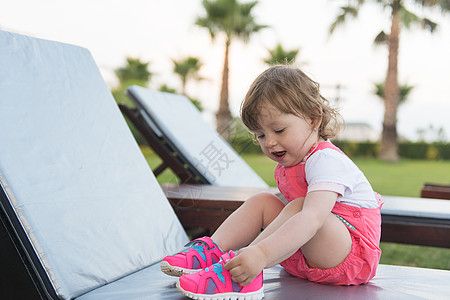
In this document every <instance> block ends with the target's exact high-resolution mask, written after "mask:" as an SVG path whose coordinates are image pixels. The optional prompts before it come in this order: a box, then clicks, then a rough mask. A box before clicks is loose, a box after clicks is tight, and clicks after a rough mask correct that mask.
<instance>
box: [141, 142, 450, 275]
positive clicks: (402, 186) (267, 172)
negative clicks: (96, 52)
mask: <svg viewBox="0 0 450 300" xmlns="http://www.w3.org/2000/svg"><path fill="white" fill-rule="evenodd" d="M142 151H143V153H144V155H145V157H146V159H147V161H148V163H149V165H150V167H151V168H152V169H154V168H155V167H157V166H158V165H159V164H160V163H161V160H160V159H159V158H158V157H157V156H156V155H152V153H151V150H150V149H149V148H142ZM242 158H243V159H244V160H245V161H246V162H247V163H248V164H249V165H250V166H251V167H252V168H253V169H254V170H255V172H256V173H258V174H259V176H260V177H261V178H262V179H263V180H265V181H266V182H267V184H268V185H270V186H276V183H275V178H274V176H273V171H274V169H275V166H276V163H275V162H273V161H271V160H270V159H268V158H267V157H265V156H264V155H258V154H249V155H242ZM354 162H355V164H356V165H358V167H359V168H360V169H361V170H362V171H363V172H364V174H365V175H366V177H367V179H368V180H369V181H370V182H371V184H372V186H373V188H374V190H375V191H377V192H378V193H380V194H382V195H391V196H406V197H420V190H421V188H422V186H423V185H424V183H426V182H432V183H444V184H449V183H450V172H449V171H448V170H450V161H428V160H427V161H422V160H402V161H401V162H399V163H397V164H389V163H385V162H380V161H378V160H376V159H355V160H354ZM158 181H159V182H178V181H177V178H176V176H175V175H174V174H173V173H172V172H171V171H170V170H166V171H164V172H163V173H162V174H161V175H160V176H158ZM449 201H450V200H449ZM442 238H449V237H442ZM380 247H381V249H382V250H383V254H382V256H381V263H382V264H391V265H402V266H413V267H423V268H433V269H445V270H450V249H445V248H436V247H425V246H413V245H404V244H395V243H381V246H380Z"/></svg>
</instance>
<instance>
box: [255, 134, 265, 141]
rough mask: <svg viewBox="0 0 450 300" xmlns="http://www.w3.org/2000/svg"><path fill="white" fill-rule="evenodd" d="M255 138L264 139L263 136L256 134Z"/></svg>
mask: <svg viewBox="0 0 450 300" xmlns="http://www.w3.org/2000/svg"><path fill="white" fill-rule="evenodd" d="M256 138H257V139H258V140H260V139H263V138H264V134H257V135H256Z"/></svg>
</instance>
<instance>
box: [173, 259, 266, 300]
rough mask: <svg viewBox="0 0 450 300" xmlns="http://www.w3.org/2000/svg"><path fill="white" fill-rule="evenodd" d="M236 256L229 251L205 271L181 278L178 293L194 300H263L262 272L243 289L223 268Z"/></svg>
mask: <svg viewBox="0 0 450 300" xmlns="http://www.w3.org/2000/svg"><path fill="white" fill-rule="evenodd" d="M234 256H235V254H234V252H233V251H229V252H228V253H225V254H224V255H222V257H221V259H220V261H219V262H218V263H216V264H214V265H212V266H210V267H208V268H206V269H204V270H203V271H201V272H198V273H195V274H186V275H183V276H181V277H180V279H178V282H177V289H178V291H180V292H181V293H182V294H183V295H185V296H187V297H189V298H192V299H204V300H212V299H217V300H220V299H223V300H225V299H239V300H250V299H255V300H259V299H262V298H263V297H264V292H263V273H262V272H261V274H259V275H258V277H256V278H255V279H254V280H253V281H252V283H250V284H249V285H246V286H244V287H242V286H241V285H240V284H238V283H236V282H234V281H232V280H231V275H230V272H228V271H227V270H225V269H224V268H223V265H224V264H225V262H226V261H227V260H229V259H231V258H233V257H234Z"/></svg>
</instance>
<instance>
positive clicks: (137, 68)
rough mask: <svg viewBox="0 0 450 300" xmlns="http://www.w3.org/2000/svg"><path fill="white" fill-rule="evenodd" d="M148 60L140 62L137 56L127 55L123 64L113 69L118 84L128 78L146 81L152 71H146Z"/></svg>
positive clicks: (121, 83) (122, 83)
mask: <svg viewBox="0 0 450 300" xmlns="http://www.w3.org/2000/svg"><path fill="white" fill-rule="evenodd" d="M148 65H149V63H148V62H142V61H141V60H140V59H139V58H132V57H127V63H126V65H125V66H123V67H120V68H117V69H116V70H115V73H116V76H117V78H118V79H119V82H120V85H125V83H126V82H127V81H129V80H139V81H142V82H145V83H147V82H148V81H150V79H151V77H152V75H153V73H151V72H149V71H148Z"/></svg>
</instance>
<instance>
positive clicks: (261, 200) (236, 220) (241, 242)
mask: <svg viewBox="0 0 450 300" xmlns="http://www.w3.org/2000/svg"><path fill="white" fill-rule="evenodd" d="M284 206H285V205H284V204H283V202H282V201H281V200H280V199H278V197H276V196H275V195H273V194H271V193H260V194H256V195H254V196H252V197H250V198H249V199H247V200H246V201H245V202H244V204H242V205H241V206H240V207H239V208H238V209H237V210H236V211H234V212H233V213H232V214H231V215H230V216H229V217H228V218H227V219H226V220H225V221H224V222H223V223H222V225H220V227H219V228H218V229H217V230H216V232H215V233H214V234H213V235H212V237H211V238H212V239H213V241H214V242H215V243H217V245H219V247H220V248H221V249H222V250H224V251H227V250H237V249H240V248H242V247H245V246H247V245H248V244H250V243H251V242H252V241H253V240H254V239H255V238H256V237H257V236H258V234H259V233H260V232H261V228H266V227H267V226H268V225H269V224H270V223H271V222H272V221H273V220H274V219H275V218H276V217H277V216H278V214H279V213H280V212H281V211H282V209H283V208H284Z"/></svg>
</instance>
